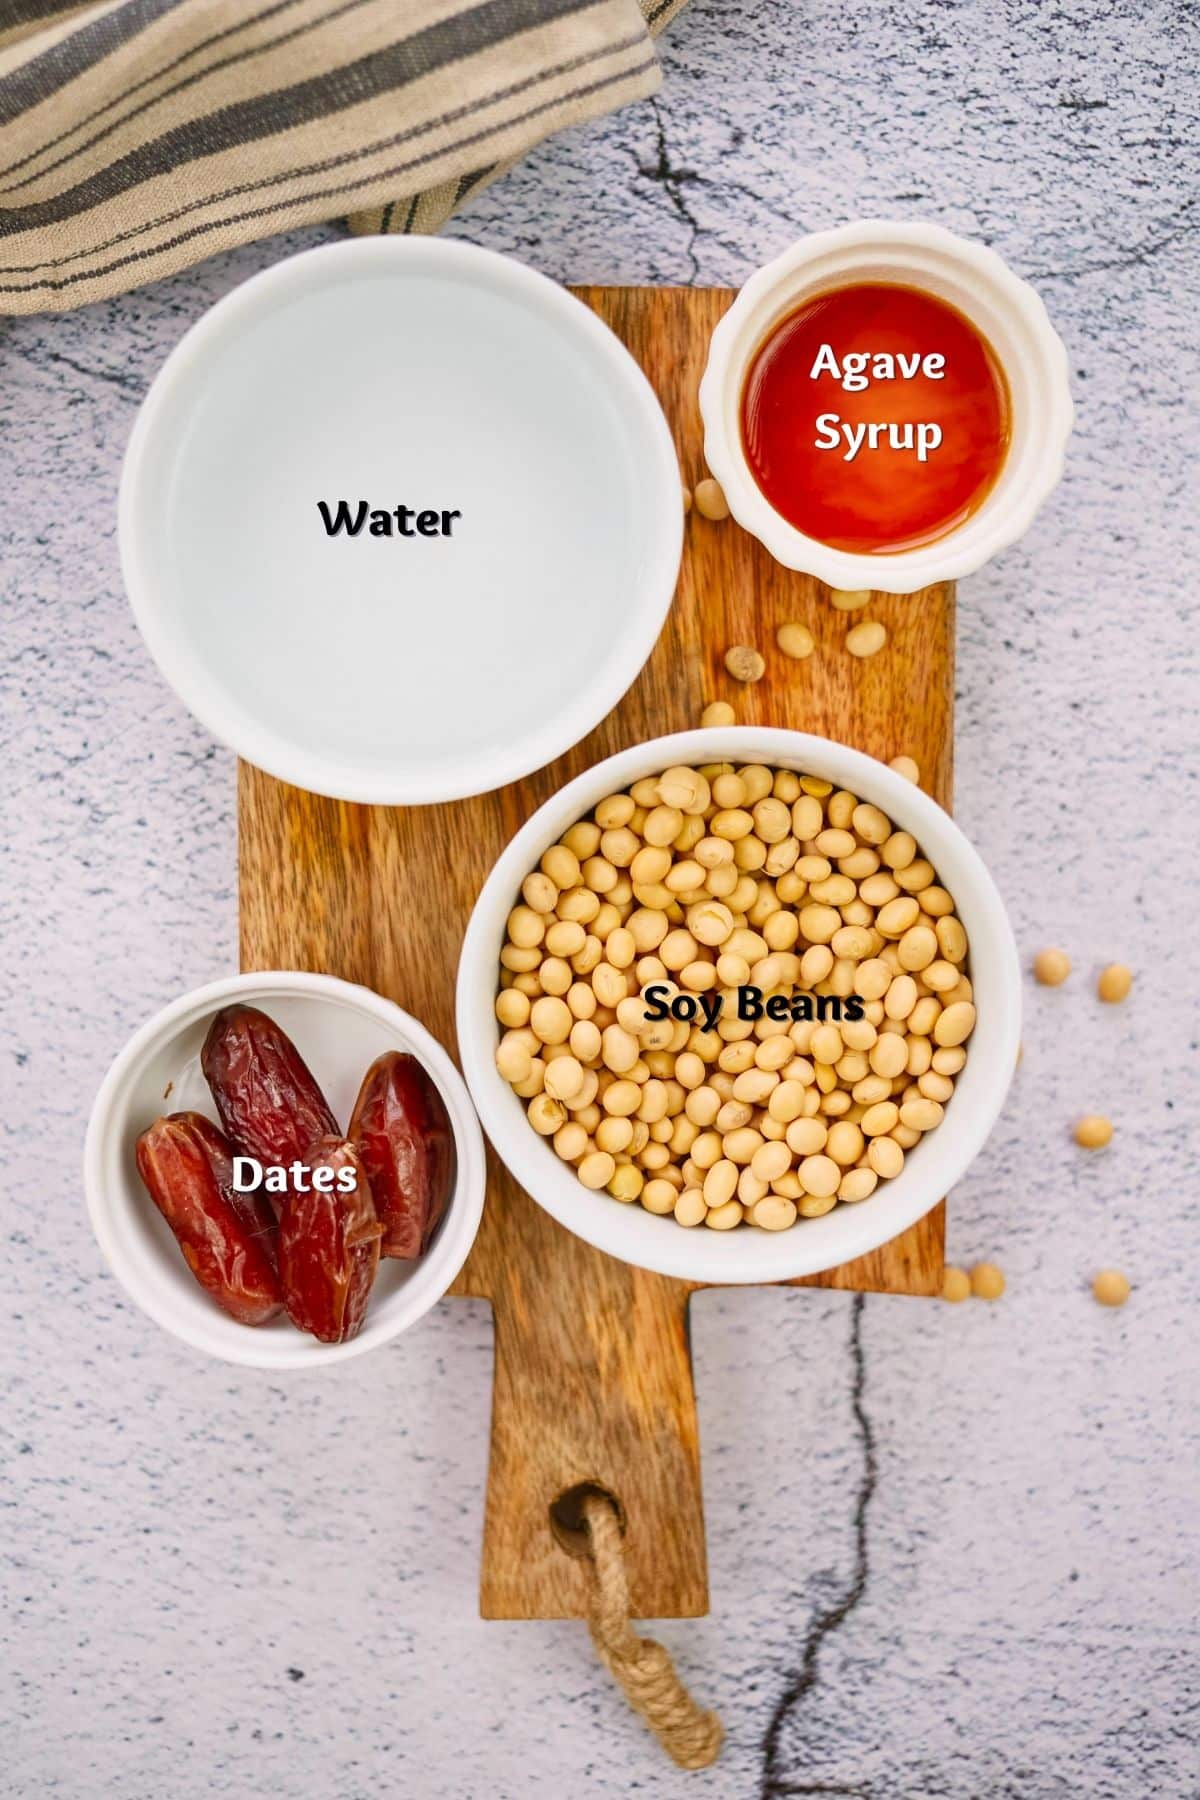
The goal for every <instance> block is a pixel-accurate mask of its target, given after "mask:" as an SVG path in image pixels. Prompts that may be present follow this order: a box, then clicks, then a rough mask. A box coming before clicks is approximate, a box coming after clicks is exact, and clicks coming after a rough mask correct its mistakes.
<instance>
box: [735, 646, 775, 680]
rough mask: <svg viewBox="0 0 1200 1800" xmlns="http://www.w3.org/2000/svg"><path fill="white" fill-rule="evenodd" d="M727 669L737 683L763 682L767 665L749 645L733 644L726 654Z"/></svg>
mask: <svg viewBox="0 0 1200 1800" xmlns="http://www.w3.org/2000/svg"><path fill="white" fill-rule="evenodd" d="M725 667H726V668H727V669H728V670H729V673H730V674H731V675H732V676H733V679H734V680H735V681H761V680H762V678H763V675H764V674H765V673H766V667H767V665H766V663H765V662H764V661H763V659H762V657H761V655H760V654H759V652H758V651H757V650H754V649H752V648H751V646H750V645H749V644H732V645H730V647H729V649H728V650H727V651H726V652H725Z"/></svg>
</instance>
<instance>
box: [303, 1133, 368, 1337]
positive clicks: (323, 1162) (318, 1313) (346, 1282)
mask: <svg viewBox="0 0 1200 1800" xmlns="http://www.w3.org/2000/svg"><path fill="white" fill-rule="evenodd" d="M304 1162H305V1163H306V1165H307V1166H308V1168H309V1170H310V1171H311V1173H312V1174H313V1175H314V1176H315V1175H316V1173H317V1171H318V1170H320V1169H331V1170H333V1171H334V1181H333V1191H331V1192H328V1193H324V1192H319V1191H318V1190H317V1188H316V1187H315V1185H312V1184H310V1185H309V1186H308V1187H306V1188H305V1189H304V1191H303V1192H301V1191H300V1190H299V1189H298V1188H296V1187H293V1188H292V1190H291V1191H290V1192H289V1194H288V1196H287V1198H286V1199H285V1201H284V1203H283V1211H282V1212H281V1214H280V1216H279V1278H280V1282H281V1284H282V1287H283V1301H284V1305H285V1306H286V1307H287V1313H288V1317H289V1319H290V1320H291V1321H292V1324H293V1325H298V1326H299V1328H300V1330H301V1331H308V1332H311V1333H312V1335H313V1337H315V1338H319V1339H320V1341H321V1342H322V1343H323V1344H344V1343H346V1342H347V1340H348V1339H350V1338H352V1337H356V1336H357V1334H358V1332H359V1330H360V1329H361V1327H362V1322H363V1319H364V1318H365V1316H366V1311H367V1303H368V1301H369V1300H370V1298H371V1286H372V1283H373V1282H374V1280H375V1271H376V1269H377V1268H378V1267H379V1245H380V1239H381V1238H382V1236H383V1227H382V1225H381V1224H380V1222H379V1219H378V1218H377V1216H376V1213H375V1205H374V1202H373V1200H372V1198H371V1185H370V1181H369V1180H368V1177H367V1172H366V1170H365V1168H364V1167H363V1163H362V1159H361V1157H360V1156H359V1154H358V1151H357V1150H356V1149H355V1147H354V1145H353V1144H352V1143H350V1141H349V1140H348V1139H346V1138H341V1137H338V1136H337V1135H336V1134H335V1135H332V1136H324V1137H321V1138H319V1139H318V1140H317V1142H316V1143H314V1144H310V1145H309V1146H308V1149H307V1151H306V1154H305V1156H304ZM347 1169H349V1170H352V1171H353V1173H354V1177H355V1180H354V1186H353V1188H352V1189H351V1191H350V1192H348V1193H347V1192H344V1191H341V1190H340V1188H339V1184H338V1177H339V1176H340V1175H342V1174H343V1173H344V1171H346V1170H347Z"/></svg>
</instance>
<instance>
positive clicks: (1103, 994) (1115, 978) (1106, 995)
mask: <svg viewBox="0 0 1200 1800" xmlns="http://www.w3.org/2000/svg"><path fill="white" fill-rule="evenodd" d="M1132 986H1133V971H1132V970H1131V969H1127V968H1126V967H1125V964H1124V963H1109V964H1108V966H1107V967H1106V968H1103V969H1101V971H1100V976H1099V979H1098V980H1097V982H1096V992H1097V993H1098V994H1099V996H1100V998H1101V999H1102V1000H1104V1001H1105V1002H1107V1004H1108V1005H1109V1006H1116V1005H1117V1004H1118V1003H1119V1002H1120V1001H1122V1000H1125V999H1127V998H1128V995H1129V990H1130V988H1131V987H1132Z"/></svg>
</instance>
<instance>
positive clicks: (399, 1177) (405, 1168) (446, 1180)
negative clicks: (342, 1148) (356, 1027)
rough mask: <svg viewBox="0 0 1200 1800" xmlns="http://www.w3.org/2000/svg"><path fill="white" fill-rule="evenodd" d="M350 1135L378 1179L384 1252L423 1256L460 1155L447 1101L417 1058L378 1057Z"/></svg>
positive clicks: (394, 1053)
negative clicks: (456, 1148)
mask: <svg viewBox="0 0 1200 1800" xmlns="http://www.w3.org/2000/svg"><path fill="white" fill-rule="evenodd" d="M348 1135H349V1136H350V1138H351V1140H352V1141H353V1143H354V1144H355V1146H356V1147H357V1149H358V1152H359V1155H360V1156H361V1157H362V1159H363V1163H364V1165H365V1167H366V1171H367V1175H368V1177H369V1178H370V1182H371V1193H372V1195H373V1196H374V1200H375V1210H376V1212H377V1213H378V1215H379V1218H380V1220H381V1222H382V1225H383V1254H384V1256H398V1257H403V1258H405V1259H407V1260H412V1259H413V1258H414V1257H418V1256H420V1254H421V1252H422V1251H423V1250H424V1249H425V1247H426V1245H427V1244H428V1243H429V1240H430V1238H431V1237H432V1236H433V1233H434V1231H435V1229H436V1227H437V1224H438V1221H439V1220H440V1219H441V1216H442V1214H443V1213H444V1212H445V1210H446V1203H447V1201H448V1200H449V1198H450V1192H451V1189H452V1188H453V1186H454V1173H455V1162H456V1158H455V1150H454V1133H453V1131H452V1130H451V1127H450V1117H449V1114H448V1113H447V1111H446V1103H445V1101H444V1100H443V1099H442V1096H441V1094H440V1093H439V1092H438V1090H437V1087H436V1086H435V1085H434V1083H433V1081H432V1080H431V1078H430V1077H429V1075H428V1074H427V1073H426V1071H425V1069H424V1068H423V1067H422V1065H421V1063H420V1062H418V1060H417V1058H416V1057H415V1056H406V1055H404V1054H403V1053H402V1052H401V1051H399V1050H389V1051H388V1052H387V1053H386V1054H385V1055H383V1056H380V1057H377V1058H376V1060H375V1061H374V1062H373V1063H372V1064H371V1067H370V1068H369V1069H368V1070H367V1072H366V1074H365V1075H364V1077H363V1083H362V1086H361V1088H360V1089H359V1091H358V1099H357V1100H356V1101H355V1104H354V1116H353V1117H352V1119H351V1120H350V1130H349V1134H348Z"/></svg>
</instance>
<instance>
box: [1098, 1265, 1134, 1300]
mask: <svg viewBox="0 0 1200 1800" xmlns="http://www.w3.org/2000/svg"><path fill="white" fill-rule="evenodd" d="M1092 1293H1093V1294H1094V1295H1095V1297H1096V1299H1097V1300H1098V1301H1099V1302H1100V1304H1101V1306H1124V1304H1125V1302H1126V1301H1127V1300H1128V1298H1129V1278H1128V1276H1125V1275H1122V1273H1121V1271H1120V1270H1119V1269H1101V1270H1100V1272H1099V1274H1098V1275H1097V1276H1096V1277H1095V1279H1094V1280H1093V1282H1092Z"/></svg>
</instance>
